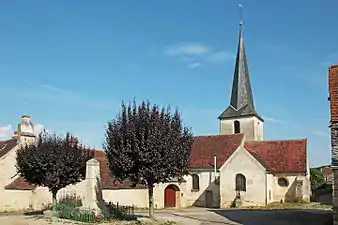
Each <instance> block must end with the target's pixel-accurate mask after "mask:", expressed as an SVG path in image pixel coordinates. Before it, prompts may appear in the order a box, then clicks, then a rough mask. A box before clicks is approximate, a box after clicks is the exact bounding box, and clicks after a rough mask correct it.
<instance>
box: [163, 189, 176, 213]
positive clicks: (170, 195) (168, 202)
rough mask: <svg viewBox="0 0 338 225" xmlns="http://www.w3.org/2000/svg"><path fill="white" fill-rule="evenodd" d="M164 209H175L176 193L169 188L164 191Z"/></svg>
mask: <svg viewBox="0 0 338 225" xmlns="http://www.w3.org/2000/svg"><path fill="white" fill-rule="evenodd" d="M164 207H165V208H170V207H176V191H175V190H174V189H173V187H171V186H168V187H166V189H165V190H164Z"/></svg>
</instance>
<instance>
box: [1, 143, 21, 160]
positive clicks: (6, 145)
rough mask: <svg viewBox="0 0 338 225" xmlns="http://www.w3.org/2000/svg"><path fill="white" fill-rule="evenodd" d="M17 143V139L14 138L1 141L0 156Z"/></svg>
mask: <svg viewBox="0 0 338 225" xmlns="http://www.w3.org/2000/svg"><path fill="white" fill-rule="evenodd" d="M16 144H17V139H15V138H12V139H9V140H6V141H0V158H1V157H3V156H4V155H6V154H7V153H8V152H10V150H12V149H13V148H14V147H15V146H16Z"/></svg>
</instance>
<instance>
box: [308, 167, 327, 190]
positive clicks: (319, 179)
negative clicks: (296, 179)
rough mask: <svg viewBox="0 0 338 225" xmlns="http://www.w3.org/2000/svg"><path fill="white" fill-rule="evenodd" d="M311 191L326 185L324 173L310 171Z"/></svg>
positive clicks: (316, 170)
mask: <svg viewBox="0 0 338 225" xmlns="http://www.w3.org/2000/svg"><path fill="white" fill-rule="evenodd" d="M310 179H311V189H312V190H316V189H317V188H319V187H321V186H322V185H323V184H325V179H324V176H323V173H322V172H321V171H320V170H319V169H316V168H312V169H310Z"/></svg>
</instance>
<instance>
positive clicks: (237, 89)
mask: <svg viewBox="0 0 338 225" xmlns="http://www.w3.org/2000/svg"><path fill="white" fill-rule="evenodd" d="M242 27H243V24H242V23H240V24H239V39H238V47H237V57H236V64H235V72H234V78H233V84H232V92H231V101H230V105H231V106H232V107H234V108H235V109H237V110H238V109H240V108H241V107H243V106H244V105H245V104H248V105H250V106H251V107H252V108H253V109H254V108H255V107H254V102H253V97H252V90H251V83H250V76H249V69H248V62H247V59H246V54H245V47H244V40H243V28H242Z"/></svg>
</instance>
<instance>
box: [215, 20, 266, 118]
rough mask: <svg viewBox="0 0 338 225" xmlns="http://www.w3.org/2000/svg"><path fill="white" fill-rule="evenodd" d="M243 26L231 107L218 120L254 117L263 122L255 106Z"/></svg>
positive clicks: (240, 31)
mask: <svg viewBox="0 0 338 225" xmlns="http://www.w3.org/2000/svg"><path fill="white" fill-rule="evenodd" d="M242 26H243V25H242V24H240V29H239V40H238V47H237V57H236V64H235V71H234V77H233V84H232V92H231V100H230V105H229V106H228V108H227V109H226V110H225V111H223V113H222V114H221V115H220V116H219V117H218V118H219V119H225V118H233V117H243V116H252V115H254V116H257V117H258V118H259V119H260V120H262V121H263V119H262V118H261V116H259V114H258V113H257V112H256V110H255V106H254V101H253V94H252V90H251V83H250V76H249V68H248V62H247V57H246V53H245V47H244V39H243V28H242Z"/></svg>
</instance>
